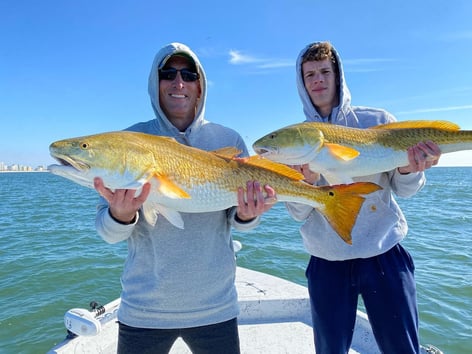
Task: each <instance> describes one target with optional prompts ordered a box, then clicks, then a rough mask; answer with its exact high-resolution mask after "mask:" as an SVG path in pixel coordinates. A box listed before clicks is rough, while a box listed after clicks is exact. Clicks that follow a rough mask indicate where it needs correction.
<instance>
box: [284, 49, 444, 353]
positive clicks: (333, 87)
mask: <svg viewBox="0 0 472 354" xmlns="http://www.w3.org/2000/svg"><path fill="white" fill-rule="evenodd" d="M296 70H297V85H298V92H299V95H300V97H301V100H302V103H303V108H304V113H305V116H306V120H307V121H316V122H326V124H339V125H344V126H349V127H356V128H369V127H372V126H375V125H379V124H385V123H389V122H393V121H395V118H394V117H393V116H392V115H391V114H389V113H388V112H386V111H384V110H381V109H376V108H370V107H354V106H351V103H350V101H351V97H350V93H349V90H348V88H347V85H346V82H345V79H344V72H343V68H342V65H341V60H340V57H339V55H338V53H337V52H336V50H335V49H334V48H333V46H332V45H331V44H330V43H328V42H318V43H313V44H310V45H308V46H307V47H305V48H304V49H303V50H302V51H301V53H300V55H299V57H298V60H297V65H296ZM427 156H428V158H426V157H427ZM439 157H440V150H439V148H438V146H436V145H435V144H433V143H431V142H425V143H420V144H418V145H416V146H413V147H411V148H410V149H409V151H408V158H409V165H408V166H404V167H401V168H398V169H395V170H393V171H388V172H385V173H379V174H377V175H372V176H366V177H362V178H356V179H355V180H356V181H370V182H374V183H376V184H378V185H379V186H381V187H382V188H383V189H382V190H381V191H379V192H376V193H373V194H371V195H369V196H368V198H369V199H370V198H372V200H375V205H376V210H375V213H373V212H372V211H371V210H370V209H369V208H368V207H366V208H362V209H361V212H360V214H359V216H358V218H357V223H356V227H355V228H354V230H353V244H352V245H347V244H345V243H344V242H342V241H341V240H340V239H339V238H338V237H336V236H335V235H333V233H334V231H333V230H332V229H331V227H330V226H329V225H328V223H327V222H326V221H325V219H324V218H323V217H321V215H320V214H319V213H318V212H317V211H316V210H314V209H312V208H309V207H306V206H304V205H300V204H294V203H287V208H288V211H289V213H290V214H291V216H292V217H293V218H294V219H296V220H298V221H305V223H304V225H303V226H302V227H301V229H300V232H301V234H302V237H303V241H304V245H305V248H306V249H307V251H308V252H309V253H310V254H311V258H310V263H309V265H308V268H307V271H306V275H307V278H308V289H309V293H310V301H311V308H312V318H313V331H314V337H315V347H316V352H317V353H319V354H320V353H347V352H348V350H349V347H350V345H351V341H352V335H353V330H354V323H355V319H356V310H357V302H358V297H359V295H361V296H362V298H363V301H364V304H365V307H366V311H367V314H368V316H369V320H370V323H371V325H372V328H373V332H374V335H375V338H376V340H377V343H378V345H379V347H380V350H381V351H382V352H383V353H418V352H419V350H420V346H419V339H418V310H417V303H416V285H415V280H414V265H413V261H412V259H411V257H410V255H409V254H408V252H407V251H406V250H405V249H404V248H403V247H402V246H401V245H400V241H401V240H402V239H403V238H404V237H405V235H406V233H407V223H406V220H405V217H404V215H403V213H402V211H401V210H400V208H399V207H398V205H397V203H396V201H395V199H394V197H393V194H396V195H397V196H400V197H410V196H413V195H414V194H415V193H417V192H418V191H419V190H420V189H421V188H422V187H423V185H424V183H425V176H424V173H423V172H422V171H424V170H425V169H427V168H430V167H431V166H432V165H435V164H437V162H438V160H439ZM294 167H295V168H296V169H297V170H299V171H300V172H302V173H303V174H304V175H305V179H306V181H307V182H309V183H312V184H318V185H322V184H326V181H325V180H324V179H323V176H320V175H319V174H318V173H316V171H310V170H309V168H308V165H302V166H294ZM367 204H369V205H372V203H366V204H364V205H367Z"/></svg>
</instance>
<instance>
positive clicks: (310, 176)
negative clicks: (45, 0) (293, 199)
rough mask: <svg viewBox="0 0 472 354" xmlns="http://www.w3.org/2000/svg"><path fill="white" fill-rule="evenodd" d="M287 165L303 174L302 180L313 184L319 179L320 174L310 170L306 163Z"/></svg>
mask: <svg viewBox="0 0 472 354" xmlns="http://www.w3.org/2000/svg"><path fill="white" fill-rule="evenodd" d="M289 167H291V168H293V169H294V170H297V171H298V172H300V173H301V174H302V175H303V176H305V179H304V181H305V182H307V183H309V184H315V183H316V182H318V181H319V180H320V174H319V173H317V172H313V171H312V170H310V166H309V165H308V164H307V163H306V164H303V165H289Z"/></svg>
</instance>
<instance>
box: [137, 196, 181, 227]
mask: <svg viewBox="0 0 472 354" xmlns="http://www.w3.org/2000/svg"><path fill="white" fill-rule="evenodd" d="M142 212H143V215H144V219H145V220H146V222H147V223H148V224H149V225H151V226H153V227H154V226H155V225H156V222H157V218H158V216H159V214H161V215H162V216H164V217H165V218H166V219H167V220H168V221H169V222H170V223H171V224H172V225H174V226H175V227H178V228H179V229H183V228H184V221H183V219H182V216H181V215H180V213H179V212H178V211H176V210H173V209H169V208H166V207H164V206H163V205H161V204H157V203H153V202H149V201H147V200H146V201H145V202H144V204H143V210H142Z"/></svg>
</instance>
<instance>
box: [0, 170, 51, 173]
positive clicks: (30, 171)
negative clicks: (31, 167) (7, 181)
mask: <svg viewBox="0 0 472 354" xmlns="http://www.w3.org/2000/svg"><path fill="white" fill-rule="evenodd" d="M43 172H49V171H48V170H43V171H0V173H43Z"/></svg>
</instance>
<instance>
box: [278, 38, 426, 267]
mask: <svg viewBox="0 0 472 354" xmlns="http://www.w3.org/2000/svg"><path fill="white" fill-rule="evenodd" d="M311 45H312V44H309V45H308V46H306V47H305V48H304V49H303V50H302V51H301V52H300V54H299V56H298V59H297V64H296V77H297V87H298V93H299V95H300V98H301V100H302V103H303V111H304V113H305V117H306V121H313V122H326V123H327V124H329V123H331V124H338V125H344V126H349V127H355V128H369V127H372V126H375V125H379V124H385V123H389V122H393V121H395V120H396V119H395V117H394V116H393V115H391V114H390V113H388V112H387V111H385V110H382V109H376V108H370V107H359V106H352V105H351V94H350V92H349V89H348V87H347V85H346V81H345V78H344V71H343V67H342V64H341V58H340V57H339V55H338V53H337V52H336V50H335V49H334V48H333V50H334V54H335V55H336V58H337V61H338V66H339V76H340V77H339V82H340V87H339V105H338V106H337V107H334V108H333V109H332V111H331V114H330V115H329V117H322V116H321V115H320V114H319V112H318V111H317V110H316V108H315V106H314V105H313V103H312V102H311V99H310V96H309V95H308V92H307V91H306V89H305V85H304V82H303V75H302V57H303V55H304V54H305V52H306V51H307V50H308V48H309V47H310V46H311ZM315 172H316V171H315ZM354 180H355V181H368V182H374V183H376V184H378V185H379V186H381V187H382V188H383V189H382V190H380V191H378V192H375V193H372V194H370V195H368V196H367V197H366V201H365V202H364V204H363V206H362V208H361V211H360V213H359V216H358V217H357V221H356V224H355V226H354V228H353V230H352V245H348V244H346V243H345V242H344V241H342V239H341V238H340V237H339V236H338V235H337V234H336V233H335V232H334V230H333V229H332V228H331V226H330V225H329V224H328V222H327V221H326V220H325V219H324V218H323V217H322V216H321V214H319V213H318V212H317V211H316V210H315V209H313V208H310V207H307V206H305V205H301V204H296V203H287V204H286V205H287V209H288V211H289V213H290V215H291V216H292V217H293V218H294V219H295V220H298V221H304V224H303V225H302V227H301V229H300V233H301V235H302V237H303V243H304V245H305V248H306V250H307V251H308V252H309V253H310V254H312V255H314V256H316V257H320V258H323V259H327V260H331V261H341V260H347V259H354V258H369V257H373V256H376V255H379V254H382V253H385V252H386V251H388V250H389V249H391V248H392V247H393V246H395V245H396V244H397V243H398V242H400V241H401V240H402V239H403V238H404V237H405V236H406V233H407V231H408V225H407V223H406V220H405V216H404V215H403V213H402V211H401V210H400V208H399V206H398V204H397V202H396V201H395V199H394V197H393V194H394V193H395V194H396V195H397V196H400V197H410V196H412V195H414V194H416V193H417V192H418V191H419V190H420V189H421V188H422V187H423V186H424V184H425V181H426V180H425V176H424V173H410V174H407V175H402V174H400V173H399V172H398V171H397V169H395V170H392V171H389V172H384V173H379V174H376V175H371V176H365V177H359V178H354ZM323 183H324V182H323V179H322V180H321V182H320V183H319V184H323Z"/></svg>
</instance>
